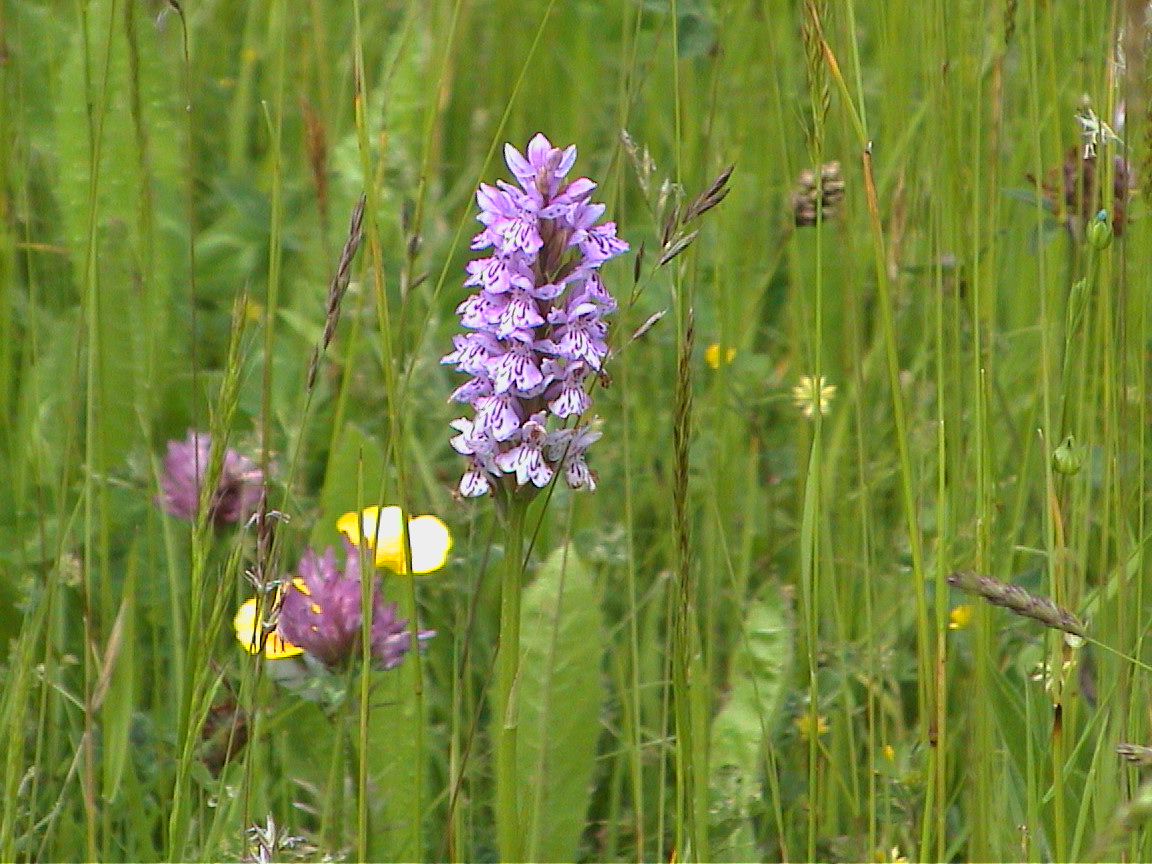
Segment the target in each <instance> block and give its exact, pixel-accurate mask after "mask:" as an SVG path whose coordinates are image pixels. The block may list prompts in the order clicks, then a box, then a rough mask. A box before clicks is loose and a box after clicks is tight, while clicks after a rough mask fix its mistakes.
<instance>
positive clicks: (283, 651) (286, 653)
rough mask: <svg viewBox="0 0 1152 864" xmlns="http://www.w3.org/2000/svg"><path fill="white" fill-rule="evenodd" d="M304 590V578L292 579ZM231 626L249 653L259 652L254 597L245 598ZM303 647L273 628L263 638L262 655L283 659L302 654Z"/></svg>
mask: <svg viewBox="0 0 1152 864" xmlns="http://www.w3.org/2000/svg"><path fill="white" fill-rule="evenodd" d="M292 581H293V582H295V583H298V586H299V587H300V588H301V590H304V580H303V579H301V578H299V577H297V578H295V579H294V580H292ZM232 628H233V629H234V630H235V631H236V639H237V641H238V642H239V643H240V644H241V645H243V646H244V647H245V648H246V649H247V650H248V653H249V654H259V653H260V637H261V632H260V631H261V629H262V628H261V627H260V626H259V622H258V621H257V618H256V598H255V597H253V598H252V599H251V600H245V601H244V604H243V605H242V606H241V607H240V609H239V610H238V611H237V612H236V617H235V618H233V619H232ZM303 653H304V649H303V648H298V647H296V646H295V645H293V644H292V643H291V642H289V641H288V640H286V639H282V638H281V637H280V635H279V634H278V633H277V632H276V631H275V630H273V631H272V632H271V633H269V634H268V636H267V638H266V639H265V640H264V657H265V658H266V659H268V660H283V659H284V658H285V657H295V656H296V655H297V654H303Z"/></svg>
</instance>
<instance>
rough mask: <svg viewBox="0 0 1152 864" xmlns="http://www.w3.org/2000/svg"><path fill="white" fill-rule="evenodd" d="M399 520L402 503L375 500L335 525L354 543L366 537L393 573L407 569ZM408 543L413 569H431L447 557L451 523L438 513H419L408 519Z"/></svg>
mask: <svg viewBox="0 0 1152 864" xmlns="http://www.w3.org/2000/svg"><path fill="white" fill-rule="evenodd" d="M400 520H401V511H400V508H399V507H397V506H395V505H391V506H388V507H380V506H379V505H375V504H374V505H372V506H371V507H365V508H364V509H363V510H362V511H360V513H356V512H355V511H353V512H351V513H345V514H344V515H343V516H341V517H340V518H339V519H337V520H336V527H337V528H338V529H339V530H340V532H341V533H343V534H344V536H346V537H347V538H348V539H349V540H350V541H352V542H353V543H356V544H359V543H360V538H361V537H363V538H364V545H365V546H367V547H368V548H369V549H371V550H372V551H373V553H374V555H373V558H374V560H375V562H376V564H377V565H378V566H382V567H387V568H388V569H389V570H392V571H393V572H394V573H404V572H406V568H405V567H404V548H403V546H402V545H401V541H402V537H401V534H400ZM408 546H409V547H410V549H411V552H412V572H413V573H431V572H432V571H433V570H439V569H440V568H441V567H443V566H444V562H445V561H447V560H448V550H450V549H451V548H452V535H451V533H450V532H449V531H448V526H447V525H445V524H444V523H443V522H441V521H440V520H439V519H438V518H436V517H435V516H417V517H415V518H413V519H409V520H408Z"/></svg>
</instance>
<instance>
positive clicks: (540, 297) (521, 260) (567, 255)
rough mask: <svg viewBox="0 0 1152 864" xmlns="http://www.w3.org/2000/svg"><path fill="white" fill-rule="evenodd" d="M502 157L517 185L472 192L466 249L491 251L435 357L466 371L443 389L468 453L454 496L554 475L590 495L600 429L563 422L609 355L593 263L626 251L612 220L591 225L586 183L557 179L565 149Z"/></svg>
mask: <svg viewBox="0 0 1152 864" xmlns="http://www.w3.org/2000/svg"><path fill="white" fill-rule="evenodd" d="M504 157H505V161H506V162H507V163H508V169H509V170H510V171H511V172H512V175H513V176H514V177H515V178H516V182H517V184H518V185H512V184H511V183H506V182H503V181H498V182H497V183H496V185H495V186H489V185H487V184H481V185H480V189H479V191H478V192H477V193H476V202H477V204H478V205H479V207H480V213H479V215H478V216H477V219H478V220H479V222H480V223H481V224H482V225H483V226H484V228H483V230H481V231H480V233H479V234H477V235H476V236H475V238H473V240H472V248H473V249H490V250H491V251H492V254H491V256H490V257H488V258H481V259H477V260H475V261H471V262H469V264H468V265H467V271H468V277H467V278H466V279H465V281H464V284H465V286H468V287H475V288H476V289H477V292H476V293H475V294H473V295H472V296H470V297H469V298H468V299H467V300H465V301H464V302H463V303H461V304H460V305H459V306H458V307H457V309H456V311H457V313H459V315H460V324H461V326H462V327H463V328H464V329H465V331H466V332H465V334H464V335H462V336H454V337H452V344H453V350H452V352H451V353H449V354H447V355H445V357H444V358H443V359H442V360H441V362H442V363H448V364H453V365H455V368H456V370H457V371H459V372H464V373H466V374H467V375H469V376H471V377H470V378H469V380H468V381H467V382H466V383H465V384H462V385H461V386H460V387H458V388H457V389H456V391H455V392H454V393H453V394H452V399H453V401H456V402H463V403H465V404H467V405H469V406H471V408H472V409H473V412H474V416H473V419H472V420H468V419H464V418H461V419H458V420H454V421H453V422H452V427H453V428H454V429H455V430H456V431H457V432H458V433H459V434H457V435H456V436H455V437H453V439H452V446H453V448H454V449H455V450H456V451H457V452H459V453H461V454H462V455H464V456H467V457H468V469H467V471H466V472H465V474H464V476H463V478H462V479H461V481H460V494H461V495H464V496H467V497H471V496H476V495H484V494H487V493H488V492H490V491H492V490H493V489H499V490H502V491H504V492H506V493H509V494H511V493H513V492H516V491H517V490H525V491H526V492H527V494H532V493H533V492H534V491H535V490H537V489H539V488H542V487H544V486H546V485H547V484H548V483H549V482H551V480H552V478H553V477H554V476H555V474H556V472H557V471H559V472H562V474H563V476H564V479H565V482H567V483H568V485H569V486H571V487H572V488H573V489H594V488H595V486H596V481H595V475H594V474H593V473H592V471H591V470H590V469H589V468H588V466H587V464H586V463H585V461H584V453H585V450H586V449H587V447H588V445H589V444H591V443H592V442H593V441H594V440H596V438H598V437H600V433H599V432H593V431H591V430H590V428H589V427H588V426H586V425H575V426H570V425H565V424H566V422H568V418H579V417H580V416H582V415H583V414H585V413H586V412H587V411H588V410H589V408H590V406H591V398H590V396H589V394H588V392H587V390H586V389H585V382H586V380H587V379H588V378H589V377H590V376H591V375H593V374H594V373H598V372H599V371H600V370H601V369H602V368H603V364H604V360H605V359H606V357H607V356H608V342H607V336H608V325H607V324H606V323H605V321H604V316H606V315H609V314H611V313H612V312H614V311H615V310H616V301H615V300H613V299H612V297H611V295H610V294H608V292H607V291H606V290H605V288H604V285H603V283H602V282H601V281H600V274H599V270H600V266H601V265H602V264H603V263H604V262H605V261H608V260H609V259H611V258H614V257H616V256H617V255H620V254H622V253H624V252H626V251H627V250H628V244H627V243H626V242H624V241H623V240H621V239H620V238H618V237H617V236H616V225H615V224H614V223H612V222H604V223H602V224H597V222H598V221H599V219H600V218H601V217H602V216H603V215H604V211H605V206H604V205H603V204H598V203H595V202H592V201H590V200H589V197H590V196H591V194H592V191H593V190H594V189H595V188H596V184H595V183H593V182H592V181H591V180H588V179H583V178H582V179H578V180H573V181H571V182H567V181H566V180H565V178H566V176H567V174H568V172H569V171H570V170H571V169H572V166H573V165H574V164H575V161H576V148H575V147H574V146H573V147H567V148H564V149H560V148H558V147H553V146H552V144H551V143H550V142H549V141H548V139H547V138H545V137H544V136H543V135H536V136H535V137H534V138H533V139H532V140H531V141H529V142H528V147H527V148H526V151H525V152H524V153H523V154H521V153H520V152H519V151H518V150H516V148H515V147H513V146H512V145H510V144H508V145H506V146H505V148H504ZM550 427H552V428H550Z"/></svg>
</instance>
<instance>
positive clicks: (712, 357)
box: [704, 342, 736, 369]
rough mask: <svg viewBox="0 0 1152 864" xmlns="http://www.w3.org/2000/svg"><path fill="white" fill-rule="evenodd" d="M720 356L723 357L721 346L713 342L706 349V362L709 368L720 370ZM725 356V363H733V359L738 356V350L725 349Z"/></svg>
mask: <svg viewBox="0 0 1152 864" xmlns="http://www.w3.org/2000/svg"><path fill="white" fill-rule="evenodd" d="M720 355H721V348H720V345H719V344H718V343H716V342H713V343H712V344H711V345H709V346H708V347H707V348H705V349H704V362H705V363H707V364H708V365H709V366H711V367H712V368H713V369H719V368H720ZM723 355H724V362H725V363H731V362H732V358H733V357H735V356H736V349H735V348H724V349H723Z"/></svg>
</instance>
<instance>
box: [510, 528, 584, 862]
mask: <svg viewBox="0 0 1152 864" xmlns="http://www.w3.org/2000/svg"><path fill="white" fill-rule="evenodd" d="M520 633H521V650H522V657H521V667H520V715H519V719H520V723H519V747H518V755H517V761H518V763H519V772H520V777H521V784H520V804H521V807H522V808H523V809H524V826H525V852H526V856H527V858H528V860H530V861H574V860H575V859H576V852H577V846H578V843H579V841H580V833H581V831H582V830H583V828H584V825H585V816H586V811H587V809H588V800H589V791H590V784H591V780H592V769H593V766H594V764H595V761H596V738H597V735H598V734H599V730H600V724H599V712H600V703H601V701H602V699H603V696H604V688H603V684H602V682H601V680H600V660H601V654H602V652H603V647H604V634H603V621H602V617H601V612H600V589H599V586H598V584H597V582H596V580H595V578H594V576H593V574H592V573H591V572H590V571H589V569H588V568H587V567H586V566H585V565H584V564H583V562H582V561H580V559H579V558H578V557H577V555H576V552H575V550H574V549H572V547H571V546H567V547H562V548H560V549H557V550H556V551H555V552H553V553H552V554H551V556H549V558H548V560H547V561H545V562H544V564H543V565H542V566H541V567H540V569H539V572H538V573H537V576H536V579H535V581H534V582H533V583H532V584H531V585H529V586H528V587H527V588H526V589H525V591H524V597H523V601H522V617H521V629H520Z"/></svg>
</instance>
